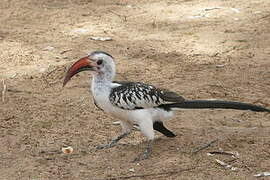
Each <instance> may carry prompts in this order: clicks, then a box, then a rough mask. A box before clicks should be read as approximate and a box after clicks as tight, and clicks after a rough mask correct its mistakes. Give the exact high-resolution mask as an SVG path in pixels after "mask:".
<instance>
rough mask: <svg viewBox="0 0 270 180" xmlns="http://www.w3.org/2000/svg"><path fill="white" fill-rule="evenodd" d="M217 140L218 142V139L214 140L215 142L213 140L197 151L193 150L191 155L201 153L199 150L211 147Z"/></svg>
mask: <svg viewBox="0 0 270 180" xmlns="http://www.w3.org/2000/svg"><path fill="white" fill-rule="evenodd" d="M218 140H219V139H215V140H213V141H211V142H209V143H207V144H205V145H204V146H201V147H199V148H198V149H197V150H195V151H194V152H193V153H194V154H196V153H197V152H199V151H201V150H203V149H206V148H208V147H209V146H211V145H212V144H214V143H215V142H217V141H218Z"/></svg>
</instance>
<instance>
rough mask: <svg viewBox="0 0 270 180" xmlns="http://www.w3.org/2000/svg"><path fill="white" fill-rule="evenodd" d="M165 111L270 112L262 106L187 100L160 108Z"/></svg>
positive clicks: (233, 102) (232, 102) (220, 101)
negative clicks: (231, 110)
mask: <svg viewBox="0 0 270 180" xmlns="http://www.w3.org/2000/svg"><path fill="white" fill-rule="evenodd" d="M159 107H160V108H163V109H165V110H170V109H172V108H181V109H237V110H251V111H256V112H270V109H267V108H264V107H262V106H258V105H254V104H249V103H242V102H235V101H222V100H186V101H184V102H180V103H172V104H163V105H160V106H159Z"/></svg>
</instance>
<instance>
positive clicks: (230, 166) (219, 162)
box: [216, 159, 239, 171]
mask: <svg viewBox="0 0 270 180" xmlns="http://www.w3.org/2000/svg"><path fill="white" fill-rule="evenodd" d="M216 162H217V163H218V164H219V165H221V166H223V167H224V168H225V169H230V170H232V171H236V170H239V168H236V167H233V166H232V165H230V164H228V163H225V162H223V161H221V160H218V159H216Z"/></svg>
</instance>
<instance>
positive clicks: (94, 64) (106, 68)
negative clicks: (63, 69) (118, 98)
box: [63, 51, 115, 86]
mask: <svg viewBox="0 0 270 180" xmlns="http://www.w3.org/2000/svg"><path fill="white" fill-rule="evenodd" d="M87 70H88V71H91V72H92V74H93V76H94V78H95V79H99V80H104V81H110V82H111V81H112V80H113V78H114V75H115V64H114V60H113V57H112V56H111V55H110V54H108V53H106V52H103V51H94V52H92V53H90V54H89V55H88V56H86V57H83V58H81V59H79V60H78V61H76V62H75V63H74V64H73V65H72V66H71V67H70V68H69V70H68V72H67V74H66V77H65V80H64V84H63V86H64V85H65V84H66V83H67V82H68V81H69V80H70V79H71V78H72V76H74V75H75V74H77V73H79V72H81V71H87Z"/></svg>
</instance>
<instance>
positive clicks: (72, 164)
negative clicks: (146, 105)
mask: <svg viewBox="0 0 270 180" xmlns="http://www.w3.org/2000/svg"><path fill="white" fill-rule="evenodd" d="M93 37H109V38H112V40H111V41H98V40H93V39H91V38H93ZM269 39H270V1H269V0H249V1H246V0H239V1H234V0H216V1H213V0H162V1H158V0H134V1H127V0H122V1H109V0H44V1H39V0H25V1H21V0H1V1H0V67H1V68H0V80H1V81H0V82H1V84H0V91H1V92H2V95H1V102H0V144H1V148H0V159H1V160H0V179H3V180H18V179H20V180H58V179H63V180H69V179H70V180H74V179H76V180H91V179H100V180H101V179H102V180H103V179H104V180H105V179H117V178H114V177H118V179H132V180H133V179H134V180H136V179H145V180H149V179H155V180H162V179H185V180H189V179H190V180H191V179H192V180H193V179H205V180H206V179H207V180H208V179H220V180H223V179H224V180H233V179H247V180H249V179H255V177H254V175H255V174H257V173H261V172H265V171H268V172H269V171H270V161H269V160H270V143H269V142H270V130H269V127H270V116H269V114H267V113H255V112H249V111H233V110H194V111H179V112H177V116H176V117H175V118H174V119H171V120H170V121H168V122H166V125H167V126H168V127H169V128H170V129H171V130H173V131H174V132H175V133H176V134H177V137H175V138H173V139H168V138H166V137H164V136H162V135H161V134H159V133H156V136H157V140H156V141H155V144H154V152H153V154H152V156H151V157H150V159H148V160H144V161H141V162H139V163H132V160H133V158H135V156H136V155H137V154H138V153H140V152H141V151H142V150H143V149H144V147H145V145H146V141H145V138H144V137H143V136H142V135H141V134H140V133H139V132H138V131H135V132H134V133H132V134H131V135H130V136H129V137H128V138H126V139H125V140H123V141H121V143H122V144H125V145H120V146H117V147H114V148H111V149H107V150H99V151H97V150H95V149H94V147H95V146H97V145H100V144H103V143H105V142H107V141H108V140H110V139H111V138H113V137H115V136H117V135H118V134H119V132H120V127H119V126H117V125H113V122H114V121H117V119H113V118H111V117H108V116H107V115H105V114H104V113H103V112H102V111H100V110H98V109H97V108H96V107H95V106H94V104H93V100H92V95H91V93H89V81H90V78H91V76H90V74H89V73H87V72H85V73H81V74H79V75H77V76H76V77H74V78H73V79H72V81H71V82H70V83H69V84H68V85H67V86H66V87H65V88H62V81H63V77H64V75H65V72H66V69H67V67H68V66H70V64H71V63H72V62H74V61H75V60H77V59H78V58H80V57H82V56H85V55H86V54H87V53H89V52H91V51H94V50H103V51H106V52H108V53H110V54H111V55H113V56H114V57H115V60H116V63H117V70H118V73H117V79H118V80H130V81H144V82H146V83H150V84H153V85H155V86H158V87H162V88H168V89H171V90H173V91H176V92H178V93H179V94H181V95H182V96H184V97H185V98H188V99H211V98H214V99H227V100H236V101H241V102H249V103H254V104H258V105H263V106H266V107H268V108H269V107H270V41H269ZM211 142H212V143H211ZM209 143H210V144H209ZM207 144H209V146H206V145H207ZM65 146H72V147H73V148H74V152H73V153H72V154H71V155H66V154H63V153H62V152H61V148H62V147H65ZM201 147H205V148H203V149H201V150H200V151H198V152H197V153H194V152H196V150H198V149H199V148H201ZM209 152H223V153H221V154H215V155H213V156H209V155H207V153H209ZM224 152H235V153H238V155H236V157H232V155H228V154H224ZM215 159H218V160H220V161H223V162H226V163H228V164H230V165H231V166H233V167H235V168H236V170H234V171H233V170H231V169H230V168H227V169H226V168H224V167H223V166H221V165H220V164H218V163H217V162H216V160H215ZM262 179H264V178H261V180H262ZM265 179H266V177H265Z"/></svg>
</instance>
